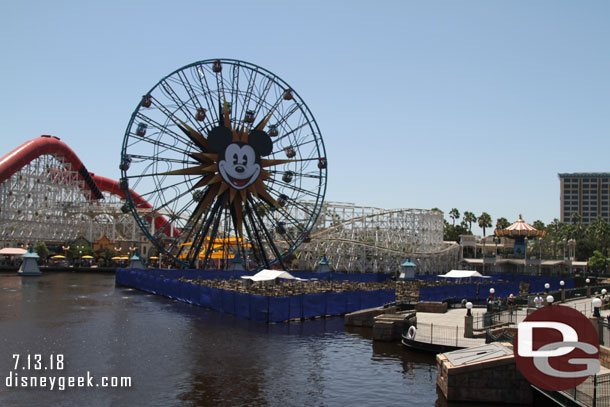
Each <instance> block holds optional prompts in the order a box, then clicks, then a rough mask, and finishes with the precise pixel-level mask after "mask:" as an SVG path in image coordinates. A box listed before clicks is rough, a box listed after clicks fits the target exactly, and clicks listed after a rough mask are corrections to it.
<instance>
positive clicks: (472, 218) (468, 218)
mask: <svg viewBox="0 0 610 407" xmlns="http://www.w3.org/2000/svg"><path fill="white" fill-rule="evenodd" d="M476 221H477V216H476V215H475V214H474V213H472V212H469V211H464V222H465V223H467V224H468V231H469V232H472V222H476Z"/></svg>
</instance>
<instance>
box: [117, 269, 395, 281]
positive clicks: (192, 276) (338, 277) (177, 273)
mask: <svg viewBox="0 0 610 407" xmlns="http://www.w3.org/2000/svg"><path fill="white" fill-rule="evenodd" d="M118 270H121V269H118ZM118 270H117V271H118ZM146 272H147V273H150V274H152V275H155V276H157V277H158V276H161V275H162V276H164V277H167V278H171V279H176V280H177V279H180V278H184V279H185V280H197V279H199V278H201V279H202V280H230V279H236V280H237V279H240V278H241V277H242V276H251V275H254V274H256V273H257V271H233V270H191V269H146ZM289 273H290V274H292V275H293V276H295V277H298V278H304V279H308V280H312V279H316V280H326V281H351V282H358V283H383V282H384V281H386V280H388V279H389V278H391V276H390V275H389V274H382V273H338V272H317V271H289Z"/></svg>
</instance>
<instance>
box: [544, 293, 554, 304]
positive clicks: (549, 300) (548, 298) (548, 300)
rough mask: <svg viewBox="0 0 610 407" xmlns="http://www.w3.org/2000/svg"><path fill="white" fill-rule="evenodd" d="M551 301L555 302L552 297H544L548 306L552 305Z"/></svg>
mask: <svg viewBox="0 0 610 407" xmlns="http://www.w3.org/2000/svg"><path fill="white" fill-rule="evenodd" d="M553 301H555V298H553V296H552V295H549V296H547V297H546V303H547V304H549V305H553Z"/></svg>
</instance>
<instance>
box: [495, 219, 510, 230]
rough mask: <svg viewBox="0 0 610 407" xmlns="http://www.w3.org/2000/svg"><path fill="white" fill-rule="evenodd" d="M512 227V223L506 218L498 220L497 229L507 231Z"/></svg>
mask: <svg viewBox="0 0 610 407" xmlns="http://www.w3.org/2000/svg"><path fill="white" fill-rule="evenodd" d="M509 226H510V222H509V221H508V219H506V218H498V220H496V229H506V228H507V227H509Z"/></svg>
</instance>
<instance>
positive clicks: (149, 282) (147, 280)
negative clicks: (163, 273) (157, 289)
mask: <svg viewBox="0 0 610 407" xmlns="http://www.w3.org/2000/svg"><path fill="white" fill-rule="evenodd" d="M142 287H143V290H144V291H146V292H149V293H152V292H154V289H153V277H152V276H151V275H150V274H148V273H145V274H144V278H143V279H142Z"/></svg>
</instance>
